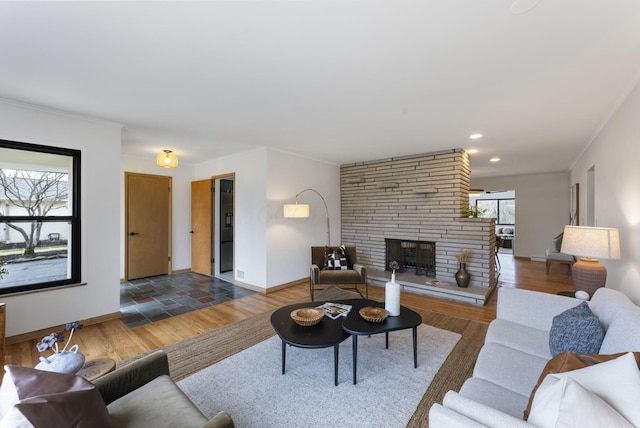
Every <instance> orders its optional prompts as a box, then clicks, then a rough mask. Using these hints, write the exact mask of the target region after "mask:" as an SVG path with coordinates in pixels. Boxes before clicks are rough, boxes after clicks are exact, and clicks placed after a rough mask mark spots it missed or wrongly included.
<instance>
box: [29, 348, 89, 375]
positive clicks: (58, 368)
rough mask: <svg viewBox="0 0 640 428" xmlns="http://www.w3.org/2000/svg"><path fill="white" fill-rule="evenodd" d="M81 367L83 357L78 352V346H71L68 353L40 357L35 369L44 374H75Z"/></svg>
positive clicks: (61, 352)
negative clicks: (44, 372)
mask: <svg viewBox="0 0 640 428" xmlns="http://www.w3.org/2000/svg"><path fill="white" fill-rule="evenodd" d="M83 365H84V355H82V354H81V353H80V352H78V345H73V346H72V347H71V348H69V350H68V351H60V352H57V353H55V354H53V355H49V356H48V357H40V362H39V363H38V365H37V366H36V367H35V368H36V369H38V370H44V371H46V372H56V373H68V374H76V373H77V372H78V371H79V370H80V369H81V368H82V366H83Z"/></svg>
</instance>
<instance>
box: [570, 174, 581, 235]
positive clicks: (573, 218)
mask: <svg viewBox="0 0 640 428" xmlns="http://www.w3.org/2000/svg"><path fill="white" fill-rule="evenodd" d="M579 190H580V184H579V183H576V184H574V185H573V186H571V189H569V224H570V225H572V226H580V192H579Z"/></svg>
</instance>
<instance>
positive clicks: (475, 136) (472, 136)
mask: <svg viewBox="0 0 640 428" xmlns="http://www.w3.org/2000/svg"><path fill="white" fill-rule="evenodd" d="M469 138H471V139H472V140H479V139H480V138H482V134H471V135H469Z"/></svg>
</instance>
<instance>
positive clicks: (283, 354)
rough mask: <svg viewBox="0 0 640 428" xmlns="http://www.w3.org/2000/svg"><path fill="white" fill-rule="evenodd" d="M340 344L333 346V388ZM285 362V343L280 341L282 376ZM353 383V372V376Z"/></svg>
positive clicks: (335, 381) (336, 378) (336, 373)
mask: <svg viewBox="0 0 640 428" xmlns="http://www.w3.org/2000/svg"><path fill="white" fill-rule="evenodd" d="M339 345H340V344H336V345H334V346H333V383H334V385H335V386H338V349H339ZM286 361H287V343H286V342H285V341H284V340H283V341H282V374H284V373H285V365H286V363H285V362H286ZM353 376H354V378H353V379H354V382H353V383H355V372H354V374H353Z"/></svg>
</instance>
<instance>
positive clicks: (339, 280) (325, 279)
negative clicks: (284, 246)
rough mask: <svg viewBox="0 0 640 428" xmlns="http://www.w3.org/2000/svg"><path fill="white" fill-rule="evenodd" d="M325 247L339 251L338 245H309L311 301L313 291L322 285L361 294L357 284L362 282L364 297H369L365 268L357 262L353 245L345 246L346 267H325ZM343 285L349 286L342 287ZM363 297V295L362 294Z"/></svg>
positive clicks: (312, 299)
mask: <svg viewBox="0 0 640 428" xmlns="http://www.w3.org/2000/svg"><path fill="white" fill-rule="evenodd" d="M325 248H329V249H330V250H331V251H339V247H311V274H310V276H311V280H310V289H311V301H312V302H313V301H314V296H313V293H314V291H315V290H317V289H320V290H321V289H323V288H324V287H322V285H337V286H340V287H342V288H348V289H353V290H355V291H357V292H358V294H360V296H362V293H361V292H360V290H358V284H364V286H365V295H366V298H367V299H368V298H369V284H368V283H367V268H366V267H365V266H364V265H361V264H358V257H357V255H356V247H355V246H345V255H346V256H347V269H345V270H329V269H325V268H324V267H325V254H326V252H325ZM345 285H347V286H350V287H344V286H345ZM362 297H365V296H362Z"/></svg>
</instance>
